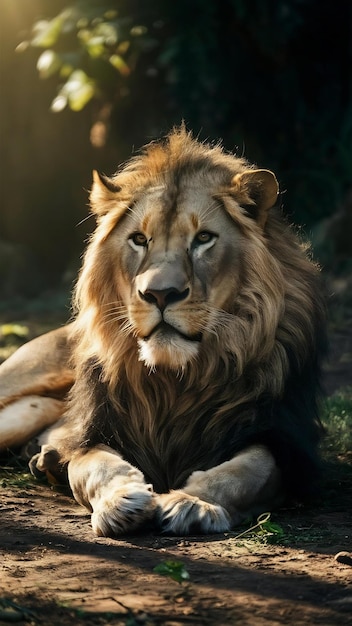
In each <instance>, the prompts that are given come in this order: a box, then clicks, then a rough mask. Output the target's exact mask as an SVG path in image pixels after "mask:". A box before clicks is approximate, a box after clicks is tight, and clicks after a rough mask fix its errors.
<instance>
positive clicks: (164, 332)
mask: <svg viewBox="0 0 352 626" xmlns="http://www.w3.org/2000/svg"><path fill="white" fill-rule="evenodd" d="M156 334H157V335H159V336H161V337H162V338H163V339H167V338H168V337H170V338H171V337H174V336H175V335H178V336H179V337H182V339H186V341H197V342H198V343H199V342H201V341H202V337H203V335H202V333H195V334H194V335H185V334H184V333H182V332H181V331H180V330H178V329H177V328H175V327H174V326H171V325H170V324H167V323H166V322H160V324H158V325H157V326H155V328H153V330H152V332H151V333H149V335H147V336H146V337H143V339H144V341H148V340H149V339H150V338H151V337H154V336H155V335H156Z"/></svg>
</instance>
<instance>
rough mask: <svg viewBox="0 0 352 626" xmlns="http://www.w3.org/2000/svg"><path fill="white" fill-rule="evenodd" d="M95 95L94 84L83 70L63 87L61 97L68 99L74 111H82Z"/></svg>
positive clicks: (71, 77)
mask: <svg viewBox="0 0 352 626" xmlns="http://www.w3.org/2000/svg"><path fill="white" fill-rule="evenodd" d="M94 94H95V85H94V82H93V81H92V80H91V79H90V78H89V76H87V74H86V73H85V72H84V71H83V70H75V71H74V72H72V74H71V75H70V76H69V78H68V80H67V81H66V83H65V84H64V86H63V87H62V89H61V91H60V93H59V96H64V97H66V98H67V102H68V105H69V107H70V109H71V110H72V111H81V110H82V109H83V108H84V107H85V106H86V104H88V102H89V101H90V100H91V99H92V98H93V96H94ZM55 100H57V99H55ZM51 106H53V104H52V105H51ZM56 110H58V109H56Z"/></svg>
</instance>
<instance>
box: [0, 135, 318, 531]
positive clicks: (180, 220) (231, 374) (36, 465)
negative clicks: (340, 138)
mask: <svg viewBox="0 0 352 626" xmlns="http://www.w3.org/2000/svg"><path fill="white" fill-rule="evenodd" d="M278 197H279V187H278V182H277V179H276V177H275V175H274V174H273V173H272V172H271V171H269V170H265V169H258V168H257V167H256V166H255V165H253V164H250V163H249V162H248V161H247V160H246V159H244V158H239V157H237V156H235V155H233V154H231V153H227V152H225V151H224V149H223V148H222V146H221V145H220V144H216V145H210V144H206V143H201V142H200V141H198V140H197V139H195V138H194V137H193V135H192V134H191V133H190V132H188V131H187V130H186V129H185V127H184V126H181V127H177V128H174V129H173V130H172V131H171V132H170V133H169V134H168V135H167V136H166V138H164V139H163V140H160V141H156V142H152V143H151V144H149V145H147V146H146V147H145V148H144V150H143V151H142V152H141V153H139V154H138V155H137V156H134V157H133V158H132V159H131V160H130V161H129V162H128V163H127V165H125V166H124V167H122V168H121V169H120V170H119V171H118V172H117V173H116V174H115V175H113V176H112V177H107V176H105V175H100V174H98V173H97V172H94V182H93V187H92V191H91V195H90V201H91V208H92V211H93V213H94V214H95V216H96V219H97V226H96V229H95V231H94V233H93V234H92V236H91V238H90V241H89V243H88V245H87V249H86V252H85V255H84V260H83V265H82V269H81V272H80V274H79V277H78V281H77V285H76V288H75V293H74V298H73V302H74V310H75V315H74V319H73V322H72V323H71V324H69V325H67V326H64V327H63V328H60V329H59V330H57V331H53V332H52V333H51V334H49V335H45V336H44V337H41V338H39V339H35V340H33V341H32V342H30V343H28V344H26V345H25V346H23V347H22V348H21V349H20V350H19V351H18V352H17V353H15V355H14V356H12V357H10V359H9V360H8V361H7V362H5V363H4V364H3V366H2V368H0V392H1V398H2V406H3V409H2V414H0V440H1V441H2V447H3V448H4V447H6V446H9V445H11V446H14V445H19V444H22V443H24V442H25V441H26V440H28V439H29V438H30V437H32V436H33V434H35V431H37V433H38V431H41V430H43V429H45V428H47V427H49V426H50V425H51V427H50V428H49V429H48V430H45V432H44V434H41V435H40V436H39V442H40V443H41V444H42V448H41V452H40V453H39V454H37V455H36V456H34V458H33V459H32V461H31V467H32V471H33V472H34V473H38V472H49V473H52V474H54V475H55V471H56V472H62V471H65V473H66V475H67V477H68V482H69V485H70V488H71V490H72V493H73V496H74V498H75V499H76V500H77V502H78V503H79V504H81V505H83V506H84V507H86V508H87V509H88V510H89V511H90V512H91V521H92V527H93V530H94V532H95V533H96V534H97V535H102V536H118V535H121V534H124V533H127V532H131V531H134V530H136V529H140V528H142V527H143V526H144V527H147V526H148V527H150V525H151V524H152V525H154V526H155V528H157V529H158V530H159V531H162V532H165V533H169V534H176V535H187V534H195V533H205V534H207V533H222V532H225V531H229V530H230V529H232V528H233V527H234V526H236V525H237V524H239V523H241V522H242V521H243V520H244V519H246V518H248V517H249V516H253V515H258V514H260V513H261V512H263V511H268V510H271V509H272V508H273V507H276V506H279V505H280V504H281V503H282V502H283V501H284V499H285V498H287V497H294V498H303V497H304V496H307V495H309V485H310V484H312V481H313V479H314V478H315V476H316V474H317V468H318V466H319V454H318V443H319V439H320V435H321V430H322V427H321V423H320V420H319V416H318V406H319V396H320V367H321V361H322V358H323V355H324V349H325V348H324V346H325V305H324V296H323V292H322V287H321V284H320V282H321V281H320V271H319V267H318V266H317V265H316V264H315V263H314V262H313V261H312V259H311V257H310V253H309V248H308V247H307V245H306V244H303V243H302V242H301V241H300V239H299V237H298V236H297V234H296V232H295V231H294V229H293V228H292V227H291V226H290V225H289V224H288V223H287V221H286V219H285V218H284V217H283V216H282V214H281V211H280V209H279V208H277V207H275V205H276V204H277V200H278ZM34 414H36V416H37V420H35V416H34V417H33V415H34ZM38 414H39V417H38ZM59 418H60V419H59ZM6 424H7V426H6ZM6 428H7V430H6ZM10 431H11V432H10Z"/></svg>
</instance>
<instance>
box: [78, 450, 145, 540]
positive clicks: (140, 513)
mask: <svg viewBox="0 0 352 626" xmlns="http://www.w3.org/2000/svg"><path fill="white" fill-rule="evenodd" d="M68 478H69V483H70V487H71V489H72V492H73V495H74V497H75V499H76V500H77V502H79V503H80V504H82V505H83V506H85V507H86V508H87V509H89V510H90V511H91V512H92V527H93V530H94V532H95V533H96V534H97V535H100V536H105V537H108V536H114V535H120V534H122V533H127V532H131V531H133V530H135V529H136V528H138V527H139V526H141V525H142V524H143V523H144V522H145V521H146V520H148V519H150V518H151V517H152V516H153V511H154V500H153V493H152V486H151V485H147V484H146V482H145V480H144V476H143V474H142V472H140V471H139V470H138V469H136V468H135V467H133V466H132V465H130V464H129V463H127V462H126V461H124V460H123V459H122V457H121V456H120V455H119V454H118V453H117V452H115V451H114V450H112V449H111V448H109V447H108V446H104V445H99V446H96V447H95V448H92V449H90V450H87V451H79V452H77V453H76V454H75V455H74V456H73V458H72V459H71V461H70V462H69V464H68Z"/></svg>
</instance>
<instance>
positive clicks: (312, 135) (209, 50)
mask: <svg viewBox="0 0 352 626" xmlns="http://www.w3.org/2000/svg"><path fill="white" fill-rule="evenodd" d="M0 29H1V32H0V41H1V55H0V81H1V82H0V84H1V100H0V120H1V122H0V124H1V125H0V151H1V152H0V159H1V177H0V183H1V205H0V288H1V293H2V301H1V302H0V312H1V307H2V308H3V309H4V307H7V308H8V307H9V302H11V303H12V305H11V306H20V304H21V303H23V302H24V301H27V300H28V299H29V300H31V301H33V299H35V298H36V297H37V296H38V294H43V293H44V294H45V293H48V294H51V295H50V297H49V296H48V298H47V306H48V307H49V308H50V306H51V307H58V306H59V304H58V303H57V302H56V300H55V297H54V296H53V295H52V294H53V293H54V292H55V293H56V291H55V290H57V289H58V290H61V291H62V292H63V293H66V292H67V293H69V291H70V287H71V282H72V280H73V279H74V276H75V273H76V271H77V268H78V267H79V264H80V254H81V251H82V249H83V242H84V240H85V239H86V237H87V234H88V233H89V232H91V230H92V229H93V228H94V222H93V219H92V218H89V219H88V220H85V217H86V215H87V211H88V209H87V201H88V193H87V190H88V189H89V187H90V184H91V171H92V169H93V168H96V169H98V170H101V171H103V172H105V173H107V174H111V173H113V171H114V170H115V169H116V167H117V165H118V163H120V162H121V161H124V160H125V159H126V158H128V157H129V156H130V154H131V152H132V151H133V150H135V149H138V148H139V147H140V146H141V145H143V144H144V143H146V142H147V141H149V140H151V139H154V138H155V137H159V136H161V135H163V134H165V133H166V132H167V131H168V130H169V128H170V127H171V126H172V125H173V124H178V123H179V122H180V121H181V120H182V119H184V120H185V121H186V124H187V127H188V128H189V129H192V130H193V131H194V133H195V134H197V135H199V136H200V137H201V138H202V139H210V140H214V139H218V138H222V139H223V143H224V146H225V148H226V149H228V150H234V151H237V152H238V153H239V154H241V155H242V154H244V155H245V156H246V157H247V158H248V159H249V160H251V161H254V162H256V163H257V164H258V165H259V166H260V167H266V168H271V169H273V170H274V171H275V172H276V174H277V176H278V179H279V181H280V186H281V189H282V190H286V193H285V194H284V195H283V208H284V211H285V212H286V213H287V215H288V216H289V219H290V220H292V221H295V222H297V223H298V224H302V226H303V229H304V230H305V231H306V232H307V234H308V236H310V237H313V241H314V243H315V249H316V253H317V255H318V257H319V258H320V259H321V260H322V262H323V263H324V264H325V266H326V267H327V268H328V269H331V268H332V269H334V270H337V271H339V272H344V271H345V270H346V268H350V267H351V257H352V245H351V240H352V2H351V1H350V0H336V1H335V2H331V0H251V1H250V2H249V1H246V0H187V1H186V0H177V2H165V1H164V2H163V1H162V0H110V1H108V0H84V1H83V0H82V1H76V2H75V1H74V0H69V1H63V0H0ZM44 300H45V298H44ZM41 302H42V305H43V297H42V299H41ZM60 302H61V301H60Z"/></svg>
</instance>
